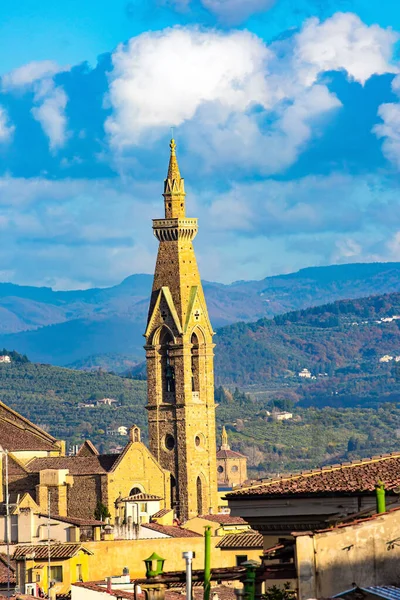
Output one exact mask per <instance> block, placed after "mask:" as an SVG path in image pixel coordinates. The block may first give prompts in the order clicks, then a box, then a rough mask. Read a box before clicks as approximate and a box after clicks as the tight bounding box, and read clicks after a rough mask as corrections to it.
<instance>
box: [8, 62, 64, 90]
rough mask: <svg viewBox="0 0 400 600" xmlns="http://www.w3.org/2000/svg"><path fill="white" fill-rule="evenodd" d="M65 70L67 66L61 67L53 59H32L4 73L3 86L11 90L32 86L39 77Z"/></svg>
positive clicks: (50, 75)
mask: <svg viewBox="0 0 400 600" xmlns="http://www.w3.org/2000/svg"><path fill="white" fill-rule="evenodd" d="M65 70H67V69H66V67H60V66H59V65H58V64H57V63H55V62H53V61H52V60H40V61H32V62H30V63H28V64H26V65H23V66H22V67H18V68H17V69H14V70H13V71H10V73H7V74H6V75H3V76H2V78H1V84H2V88H3V90H11V89H14V88H20V87H25V86H30V85H32V84H33V83H34V82H35V81H38V80H39V79H43V78H45V77H46V78H49V77H53V75H55V74H56V73H59V72H60V71H65Z"/></svg>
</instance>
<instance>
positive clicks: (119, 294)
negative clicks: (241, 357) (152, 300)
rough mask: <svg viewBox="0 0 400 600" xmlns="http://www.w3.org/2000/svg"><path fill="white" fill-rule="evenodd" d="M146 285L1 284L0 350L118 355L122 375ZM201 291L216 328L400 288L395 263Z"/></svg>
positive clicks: (71, 357)
mask: <svg viewBox="0 0 400 600" xmlns="http://www.w3.org/2000/svg"><path fill="white" fill-rule="evenodd" d="M151 283H152V276H150V275H132V276H131V277H128V278H127V279H125V280H124V281H123V282H122V283H121V284H119V285H117V286H114V287H111V288H106V289H90V290H83V291H79V290H77V291H70V292H54V291H53V290H51V289H50V288H35V287H24V286H17V285H13V284H8V283H2V284H0V315H1V317H2V318H1V319H0V334H1V335H0V345H4V346H6V347H8V348H15V349H16V350H17V351H19V352H23V353H27V354H28V355H29V356H30V357H31V359H32V360H36V361H41V362H49V363H52V364H59V365H67V364H71V363H74V364H76V365H79V366H80V367H85V366H86V365H87V364H89V365H91V364H93V363H95V364H100V365H104V366H106V367H108V366H112V368H113V369H117V368H118V366H119V365H118V362H119V361H118V356H117V355H118V354H122V355H124V358H123V359H122V361H121V363H122V365H120V366H121V369H122V370H123V369H124V368H125V366H126V360H128V362H129V360H131V361H132V362H138V361H140V360H142V358H143V349H142V345H143V338H142V332H143V331H144V329H145V320H146V316H147V308H148V299H149V295H150V289H151ZM204 290H205V294H206V298H207V303H208V307H209V312H210V316H211V320H212V322H213V325H214V327H218V326H222V325H225V324H229V323H234V322H237V321H253V320H255V319H258V318H261V317H273V316H274V315H277V314H280V313H284V312H286V311H288V310H296V309H301V308H305V307H308V306H315V305H318V304H324V303H326V302H331V301H334V300H337V299H342V298H355V297H360V296H368V295H371V294H382V293H388V292H396V291H400V263H372V264H356V265H351V264H350V265H339V266H330V267H313V268H307V269H302V270H300V271H298V272H297V273H292V274H289V275H280V276H276V277H267V278H266V279H263V280H261V281H247V282H246V281H239V282H235V283H233V284H231V285H222V284H219V283H210V282H204ZM98 355H106V356H102V357H99V356H98ZM87 357H90V359H89V361H88V363H86V362H85V360H84V359H86V358H87ZM96 357H97V358H96Z"/></svg>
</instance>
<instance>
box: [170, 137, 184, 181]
mask: <svg viewBox="0 0 400 600" xmlns="http://www.w3.org/2000/svg"><path fill="white" fill-rule="evenodd" d="M169 147H170V149H171V156H170V157H169V167H168V175H167V179H171V180H174V179H175V180H176V179H178V180H180V178H181V174H180V171H179V165H178V160H177V158H176V142H175V140H174V138H172V140H171V141H170V143H169Z"/></svg>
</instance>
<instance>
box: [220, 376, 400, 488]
mask: <svg viewBox="0 0 400 600" xmlns="http://www.w3.org/2000/svg"><path fill="white" fill-rule="evenodd" d="M221 393H222V392H221V388H219V389H218V390H217V395H219V396H220V395H221ZM233 396H234V394H233V395H232V394H231V392H229V390H227V391H226V398H227V399H226V401H224V402H220V404H219V408H218V413H217V414H218V422H219V423H220V424H222V423H224V424H225V426H226V428H227V431H228V435H229V440H230V444H231V446H232V448H233V450H237V451H239V452H242V453H243V454H246V456H248V458H249V472H250V475H251V477H254V478H258V477H265V476H269V475H271V474H278V473H283V472H294V471H299V470H300V471H302V470H306V469H314V468H317V467H319V466H321V465H324V464H333V463H337V462H343V461H348V460H355V459H357V458H360V457H368V456H373V455H377V454H382V453H386V452H393V451H395V450H398V448H399V440H398V437H399V435H400V429H399V424H400V406H399V405H398V404H394V403H389V402H388V403H383V404H381V405H377V406H376V407H374V408H360V407H358V408H334V407H325V408H321V409H320V408H314V407H313V408H301V407H299V406H295V407H294V408H293V409H291V407H290V404H287V405H286V406H285V407H282V406H279V410H281V409H282V408H284V409H285V410H288V409H289V410H292V413H293V418H292V419H289V420H286V421H276V420H275V419H274V418H273V414H272V413H273V411H274V409H276V403H274V402H270V401H264V402H263V401H257V402H255V401H253V400H252V399H251V398H250V396H249V395H246V397H247V399H248V400H247V402H246V403H244V404H242V405H241V408H240V409H238V405H237V403H236V402H235V400H234V399H233ZM230 398H232V400H231V401H230V400H229V399H230Z"/></svg>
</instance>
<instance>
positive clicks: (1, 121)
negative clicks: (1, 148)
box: [0, 106, 15, 143]
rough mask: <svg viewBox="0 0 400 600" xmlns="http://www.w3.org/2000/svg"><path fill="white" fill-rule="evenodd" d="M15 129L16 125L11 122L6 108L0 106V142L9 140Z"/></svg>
mask: <svg viewBox="0 0 400 600" xmlns="http://www.w3.org/2000/svg"><path fill="white" fill-rule="evenodd" d="M14 130H15V127H14V125H11V124H10V122H9V118H8V115H7V112H6V110H5V108H3V107H2V106H0V143H3V142H8V141H9V139H10V138H11V136H12V134H13V133H14Z"/></svg>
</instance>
